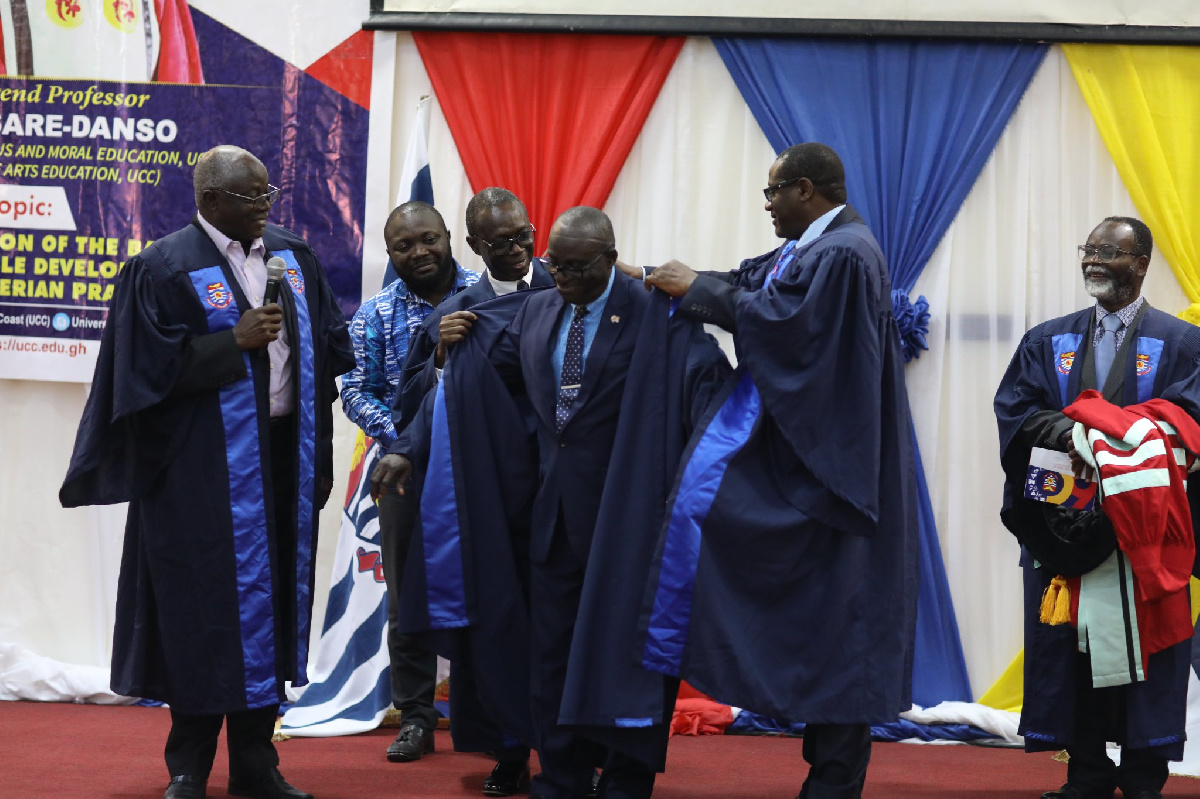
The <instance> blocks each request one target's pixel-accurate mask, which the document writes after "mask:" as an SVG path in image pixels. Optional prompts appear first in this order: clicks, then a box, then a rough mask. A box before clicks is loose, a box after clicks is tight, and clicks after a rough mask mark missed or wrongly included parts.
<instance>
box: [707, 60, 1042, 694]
mask: <svg viewBox="0 0 1200 799" xmlns="http://www.w3.org/2000/svg"><path fill="white" fill-rule="evenodd" d="M714 42H715V44H716V46H717V50H718V51H719V52H720V54H721V58H722V59H724V61H725V65H726V66H727V67H728V68H729V72H730V73H731V74H732V75H733V79H734V81H735V82H736V83H737V85H738V88H739V89H740V90H741V93H742V96H743V97H744V98H745V100H746V103H747V104H748V105H749V106H750V109H751V110H752V111H753V113H754V116H755V118H756V119H757V120H758V124H759V125H760V126H761V127H762V129H763V132H764V133H766V135H767V140H768V141H770V143H771V146H772V147H774V148H775V151H776V152H782V151H783V150H784V149H786V148H787V147H789V146H791V145H792V144H795V143H797V142H804V141H819V142H823V143H825V144H828V145H829V146H831V147H833V149H835V150H837V152H838V154H839V155H841V157H842V162H843V164H844V165H845V167H846V190H847V193H848V195H849V198H850V203H851V204H852V205H853V206H854V207H855V208H856V209H858V212H859V213H860V214H862V216H863V218H864V219H865V220H866V222H867V224H868V225H869V226H870V227H871V230H872V231H873V232H874V233H875V236H876V237H877V238H878V239H879V243H880V246H882V248H883V252H884V254H885V255H886V256H887V259H888V268H889V270H890V272H891V276H892V286H893V289H894V290H893V293H892V294H893V296H892V300H893V306H894V308H895V310H896V318H897V321H898V322H899V323H900V327H901V336H902V338H903V345H904V350H905V357H906V359H909V360H911V359H912V358H913V357H916V355H917V354H918V352H919V350H921V349H927V344H926V341H925V334H926V333H927V332H928V319H929V313H928V304H927V303H926V302H925V299H924V298H923V297H922V298H919V299H918V300H917V302H916V303H911V302H910V301H909V297H908V294H909V292H910V291H912V288H913V286H914V285H915V283H916V281H917V278H918V277H919V276H920V274H921V271H922V270H923V269H924V268H925V264H926V263H927V262H928V260H929V257H930V255H932V254H933V251H934V249H935V248H936V247H937V245H938V242H939V241H941V238H942V236H943V235H944V234H945V232H946V228H948V227H949V226H950V223H951V221H953V219H954V217H955V215H956V214H957V213H958V209H959V207H960V206H961V205H962V203H963V200H965V199H966V196H967V193H968V192H969V191H970V190H971V186H972V185H974V183H975V179H976V178H977V177H978V175H979V171H980V170H981V169H982V168H983V165H984V163H985V162H986V161H987V159H988V157H989V156H990V155H991V152H992V149H993V148H994V147H995V144H996V140H997V139H998V138H999V137H1000V133H1001V132H1002V131H1003V130H1004V128H1005V126H1006V125H1007V124H1008V120H1009V118H1010V117H1011V116H1012V112H1013V111H1014V109H1015V108H1016V106H1017V103H1018V102H1019V101H1020V99H1021V95H1022V94H1024V92H1025V89H1026V87H1027V86H1028V85H1029V81H1030V80H1031V79H1032V78H1033V75H1034V73H1035V72H1036V71H1037V69H1038V67H1039V66H1040V65H1041V62H1042V59H1043V57H1044V56H1045V54H1046V47H1045V46H1044V45H1025V44H1009V43H990V42H989V43H978V42H923V41H901V40H890V41H871V40H834V39H762V38H718V39H714ZM768 166H769V165H768V164H764V165H763V173H762V174H763V185H766V175H767V167H768ZM913 444H914V447H915V445H916V437H915V435H914V437H913ZM917 463H918V481H917V482H918V494H919V496H918V506H919V516H920V528H921V590H920V596H919V599H918V612H917V648H916V655H915V662H914V668H913V672H914V673H913V701H915V702H916V703H917V704H919V705H923V706H931V705H936V704H937V703H939V702H941V701H944V700H964V701H969V700H970V699H971V687H970V683H969V680H968V679H967V669H966V662H965V661H964V659H963V654H962V642H961V641H960V639H959V635H958V623H957V621H956V620H955V617H954V606H953V603H952V601H951V598H950V589H949V586H948V585H947V583H946V571H945V567H944V565H943V563H942V556H941V548H940V546H939V544H938V537H937V529H936V527H935V525H934V520H933V509H932V505H931V504H930V501H929V491H928V488H927V486H926V483H925V474H924V469H923V468H922V467H921V466H920V452H919V451H918V452H917Z"/></svg>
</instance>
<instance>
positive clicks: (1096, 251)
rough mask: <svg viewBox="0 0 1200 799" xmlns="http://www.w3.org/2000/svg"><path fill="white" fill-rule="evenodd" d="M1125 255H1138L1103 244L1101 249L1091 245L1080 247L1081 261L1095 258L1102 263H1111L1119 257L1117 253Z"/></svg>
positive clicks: (1081, 245)
mask: <svg viewBox="0 0 1200 799" xmlns="http://www.w3.org/2000/svg"><path fill="white" fill-rule="evenodd" d="M1122 252H1123V253H1125V254H1126V255H1138V253H1136V252H1131V251H1129V250H1122V249H1121V248H1120V247H1118V246H1117V245H1115V244H1101V245H1100V246H1099V247H1093V246H1092V245H1091V244H1080V245H1079V260H1081V261H1086V260H1087V259H1089V258H1092V257H1095V258H1097V259H1098V260H1100V261H1104V262H1107V261H1111V260H1112V259H1114V258H1116V257H1117V253H1122Z"/></svg>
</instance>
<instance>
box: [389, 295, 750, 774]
mask: <svg viewBox="0 0 1200 799" xmlns="http://www.w3.org/2000/svg"><path fill="white" fill-rule="evenodd" d="M618 287H619V288H618ZM613 291H614V296H615V297H616V300H615V302H614V300H613V299H612V298H610V302H609V305H608V306H607V307H606V308H605V314H606V315H605V319H604V322H603V323H602V327H601V331H604V328H605V327H606V326H608V327H609V330H608V334H607V339H608V341H607V342H605V341H604V340H603V339H602V338H601V335H600V334H599V333H598V334H597V339H596V341H595V343H594V344H593V350H592V352H591V353H589V355H588V361H587V367H586V368H585V375H584V386H585V387H584V389H583V392H584V393H581V397H580V399H579V400H577V402H576V406H579V405H581V404H582V403H585V402H587V401H588V400H587V399H586V396H587V394H588V393H590V394H591V397H592V401H599V402H604V403H611V405H612V407H611V409H610V410H609V411H608V412H606V414H605V418H606V419H609V420H617V421H616V422H615V426H613V427H609V428H607V431H606V433H605V434H603V435H601V434H600V433H597V432H596V431H595V430H594V429H593V427H592V426H591V425H593V424H595V423H596V422H595V421H593V420H592V419H589V418H588V417H587V416H584V418H583V419H581V420H580V421H581V422H582V424H581V425H579V427H578V428H576V429H573V428H572V427H571V422H570V420H568V423H567V426H566V427H565V428H564V430H563V431H562V433H561V434H559V433H556V432H555V430H554V396H555V395H554V394H553V392H552V386H551V385H550V384H551V383H553V374H552V370H551V369H550V359H549V349H548V348H549V346H551V336H550V331H552V330H554V329H555V327H556V325H557V322H558V320H559V318H560V317H561V313H562V308H563V302H562V300H561V297H559V296H558V294H557V292H545V293H544V294H542V295H541V296H538V297H535V298H534V299H532V300H531V301H530V302H528V303H527V304H526V305H525V306H524V307H523V308H522V310H521V311H520V312H519V313H518V315H517V318H516V319H515V320H514V322H513V324H512V325H511V326H510V328H509V331H510V338H509V340H508V341H506V342H505V343H504V344H502V345H501V347H500V349H501V350H503V351H502V352H496V351H493V352H492V353H491V354H490V355H489V354H488V353H487V352H486V347H487V346H488V344H487V343H486V342H487V338H486V336H488V335H489V334H488V332H487V329H486V328H484V329H479V330H473V331H472V335H471V337H470V339H468V342H469V343H471V344H476V343H478V344H479V345H480V346H478V347H471V348H464V347H463V346H461V345H460V346H459V347H456V348H455V349H454V350H452V351H451V353H452V355H451V358H450V362H449V363H448V365H447V370H446V372H444V374H443V377H445V375H447V374H451V373H453V372H455V371H457V370H459V369H463V370H464V371H466V370H469V371H470V375H471V377H470V379H469V380H463V381H462V383H461V384H458V386H459V387H458V388H456V383H455V382H454V381H451V380H444V382H443V386H444V389H442V390H439V392H438V395H439V399H438V400H436V402H437V403H443V402H444V404H445V408H446V412H447V413H446V417H447V418H448V420H449V422H448V432H449V440H450V442H451V443H452V448H451V454H452V455H454V457H453V458H452V461H453V463H454V464H455V467H454V475H455V480H456V482H455V486H456V488H458V487H460V486H462V485H469V488H467V489H466V490H465V494H462V495H460V500H459V501H458V503H457V516H456V517H455V516H454V515H453V514H451V513H449V508H446V509H445V511H446V512H444V513H442V514H441V517H442V518H451V519H455V520H456V522H457V526H456V527H455V529H454V536H458V537H460V539H461V540H463V541H464V542H465V541H466V540H467V537H468V536H469V537H470V538H471V539H472V540H474V541H476V542H478V541H479V539H480V538H481V536H480V530H486V529H489V527H488V525H490V524H492V523H494V522H495V521H496V520H498V519H502V518H505V517H506V516H507V515H509V513H510V511H509V510H505V509H504V508H502V507H500V505H499V499H500V497H502V496H504V495H505V494H512V495H513V496H532V494H533V492H535V491H536V493H537V496H536V500H535V502H534V507H533V529H532V533H531V536H532V538H533V539H534V541H535V542H538V543H535V544H534V545H533V546H534V548H535V549H544V548H546V547H548V546H549V539H550V538H551V537H552V536H553V535H555V525H556V521H557V515H558V508H559V507H560V502H561V507H562V509H563V513H564V515H570V516H571V517H572V520H573V521H574V522H575V535H576V537H577V540H576V543H577V544H578V545H579V546H582V547H584V550H583V551H586V552H588V557H587V573H586V577H585V581H584V585H583V587H582V599H581V602H580V610H579V613H578V616H577V624H576V628H575V633H574V635H573V637H572V648H571V654H570V661H569V667H568V673H567V677H566V689H565V693H564V697H563V702H562V706H561V712H560V718H559V722H560V723H561V724H563V725H569V726H571V727H573V728H575V729H576V731H577V732H579V733H581V734H583V735H586V736H587V737H589V738H592V739H594V740H597V741H599V742H601V743H603V744H605V745H607V746H609V747H611V748H614V749H618V750H621V751H624V752H625V753H627V754H629V755H631V756H633V757H635V758H638V759H640V760H642V761H643V762H645V763H647V764H648V765H650V766H651V767H655V768H659V769H661V768H662V765H663V762H664V758H665V745H666V740H667V735H666V732H665V724H667V723H668V722H669V721H670V713H671V707H672V705H673V698H674V692H673V690H672V686H670V685H668V684H667V683H666V682H664V680H663V678H662V676H661V675H657V674H654V673H651V672H647V671H645V670H644V669H642V668H641V667H640V665H639V661H638V657H637V646H638V635H637V621H638V616H639V614H640V610H641V604H642V599H643V596H644V592H645V582H646V576H647V574H648V571H649V568H650V561H651V559H652V557H653V554H654V553H653V546H654V541H655V534H656V531H657V529H658V526H659V523H660V521H661V518H662V508H663V503H664V502H665V500H666V497H667V493H668V491H669V488H670V481H671V478H672V476H673V474H674V472H675V469H676V467H677V465H678V461H679V457H680V455H681V453H682V450H683V446H684V443H685V442H686V440H687V436H688V434H689V432H690V430H691V428H692V426H693V423H694V420H695V419H697V418H698V417H699V416H700V415H701V414H702V412H703V409H704V408H705V407H706V406H707V404H708V402H709V400H710V398H711V396H712V394H713V393H714V391H715V390H716V388H717V387H718V386H719V385H720V384H721V383H722V382H723V379H724V378H725V376H726V375H727V374H728V373H729V366H728V363H727V361H726V360H725V357H724V355H723V354H722V353H721V352H720V349H719V348H718V347H717V346H716V343H715V342H714V341H713V339H712V338H711V337H710V336H708V335H707V334H705V333H704V332H703V328H702V327H701V326H700V325H698V324H695V323H693V322H690V321H687V320H684V319H681V318H676V319H674V320H672V319H671V317H670V316H669V308H668V301H667V298H666V297H665V296H663V295H660V294H655V295H654V296H653V297H652V296H650V295H647V294H645V293H643V292H642V291H641V289H640V287H638V286H636V285H635V284H633V283H632V281H629V280H628V279H627V278H623V277H622V276H619V275H618V277H617V283H616V284H615V285H614V289H613ZM504 299H508V298H502V299H501V300H497V301H496V302H501V301H502V300H504ZM492 305H493V303H488V304H486V305H484V306H481V307H479V308H476V309H475V310H476V312H477V313H478V314H479V316H480V322H479V323H476V326H477V327H478V326H479V325H480V324H481V323H482V322H484V321H485V319H486V318H487V317H488V316H489V311H488V309H489V308H490V307H491V306H492ZM613 311H616V313H611V312H613ZM619 325H622V326H626V327H627V328H628V333H629V335H630V336H631V338H630V339H628V340H625V341H620V340H619V339H620V335H619V332H618V331H619V330H620V328H619V327H618V326H619ZM477 336H480V338H479V339H477V338H476V337H477ZM527 347H528V349H529V352H528V353H526V348H527ZM605 347H608V348H611V349H610V351H611V352H612V356H611V357H612V358H618V357H619V359H620V360H619V362H618V363H617V364H613V363H609V362H608V361H609V359H606V358H605V356H606V355H608V352H606V351H605V350H604V349H603V348H605ZM485 361H487V362H485ZM492 361H495V362H496V363H497V366H498V369H493V367H492V363H491V362H492ZM514 367H515V368H514ZM601 367H609V368H612V369H614V371H612V372H611V373H605V372H602V371H601ZM588 370H591V371H590V372H589V371H588ZM589 375H591V380H592V381H593V382H592V383H591V384H590V385H589V382H588V381H589ZM605 376H607V379H608V380H611V381H613V382H612V384H611V385H609V384H606V385H598V384H597V383H599V382H601V381H603V380H604V379H605ZM616 376H620V379H619V380H618V378H617V377H616ZM480 381H484V382H483V383H482V385H483V386H484V388H483V389H482V390H481V389H480V388H479V385H480ZM496 381H501V382H500V383H497V382H496ZM501 384H503V385H507V386H508V387H509V390H510V391H515V392H516V397H517V398H518V399H519V398H520V397H522V396H526V397H527V398H528V400H529V401H530V402H531V403H532V406H533V408H534V411H535V414H536V416H537V420H538V429H539V434H538V436H539V440H540V442H541V446H540V449H539V452H538V453H537V454H536V456H535V458H534V460H533V461H532V464H527V463H526V461H525V460H524V457H523V454H524V451H523V450H522V451H521V455H522V457H519V458H517V459H516V460H514V458H513V450H512V449H511V448H503V447H496V446H489V447H487V448H486V449H483V450H481V449H480V447H479V446H478V442H479V438H480V437H481V436H484V435H485V434H486V435H489V436H492V435H494V434H495V431H497V430H498V429H503V428H505V427H509V428H512V427H514V424H513V422H512V419H511V417H510V416H508V408H507V405H506V404H505V403H499V402H496V401H495V399H494V397H493V395H492V392H493V390H494V389H495V387H496V386H497V385H501ZM526 392H527V393H526ZM597 395H599V400H597ZM497 414H499V415H497ZM433 418H434V419H435V420H436V418H437V411H436V409H435V410H434V412H433ZM610 423H611V422H610ZM416 426H417V423H414V424H413V425H411V426H410V428H409V429H410V430H412V429H414V428H415V427H416ZM437 427H438V425H437V422H436V421H435V422H434V441H435V442H436V440H437V438H438V432H437ZM459 430H461V431H474V432H470V433H460V432H458V431H459ZM587 432H591V433H593V435H594V436H598V438H597V440H595V441H594V442H593V443H592V445H591V446H592V447H593V448H594V449H595V450H596V452H584V453H583V454H582V455H580V456H578V457H579V461H580V462H578V463H571V464H563V463H562V461H561V460H560V458H561V457H562V456H561V455H560V453H559V452H558V451H559V450H562V449H569V448H570V447H569V446H566V445H563V446H560V444H561V443H562V442H563V441H564V440H565V441H574V440H577V439H575V438H574V436H576V435H583V434H585V433H587ZM568 437H570V438H568ZM460 442H461V443H462V444H465V442H470V443H469V448H467V447H466V446H464V447H463V449H462V450H460V449H459V447H458V446H453V445H455V444H459V443H460ZM434 449H436V444H435V447H434ZM460 451H461V452H462V453H463V454H454V453H459V452H460ZM573 454H574V453H567V457H568V458H569V457H570V456H571V455H573ZM430 458H431V462H432V461H433V460H434V456H433V453H432V452H431V455H430ZM489 458H491V460H490V461H489ZM530 465H531V466H532V469H533V471H532V476H533V480H532V481H531V482H530V483H529V484H528V486H527V488H526V490H525V491H521V490H520V489H519V487H518V486H517V485H516V484H515V479H514V472H515V473H520V474H525V473H527V471H528V468H529V466H530ZM556 467H558V469H557V470H556ZM590 467H595V468H598V469H599V470H600V471H599V473H598V476H597V475H595V474H592V473H591V472H590V471H589V469H590ZM430 468H431V470H432V468H433V466H432V465H431V467H430ZM559 471H561V472H566V473H568V474H583V475H585V476H584V477H582V478H580V479H574V478H573V477H572V478H569V479H562V475H561V474H560V473H559ZM479 472H491V473H492V476H491V477H490V478H489V477H488V476H487V475H486V474H479ZM460 473H461V474H462V475H463V476H464V478H465V479H463V480H462V481H458V479H457V478H458V475H459V474H460ZM497 477H502V478H503V479H504V480H506V481H509V488H508V489H507V491H506V492H504V493H499V492H497V493H491V499H490V506H489V500H488V497H487V496H484V495H481V494H479V493H477V491H476V488H477V486H478V485H480V483H481V482H482V483H483V484H488V483H493V482H495V481H496V480H497ZM589 477H590V478H595V479H591V480H589V479H588V478H589ZM556 478H558V479H562V482H563V483H566V484H567V485H561V484H557V482H558V481H557V479H556ZM584 488H590V491H591V493H592V494H593V495H594V496H592V498H591V501H589V502H574V501H572V499H570V498H567V497H565V496H563V494H564V493H570V492H572V491H578V490H580V489H584ZM459 490H462V489H459ZM431 510H432V505H430V504H424V499H423V506H422V513H421V521H422V524H423V525H424V526H425V530H426V540H425V544H426V549H425V555H426V558H427V559H428V558H429V557H430V553H431V552H432V551H433V550H434V549H435V547H434V546H432V545H431V543H430V538H429V536H428V531H429V529H430V528H431V526H434V525H440V526H442V527H446V526H447V525H445V524H444V523H441V522H438V521H437V520H436V518H435V517H434V516H433V515H432V514H431V513H427V512H428V511H431ZM589 510H590V514H589ZM464 518H470V519H472V520H478V521H477V522H475V523H476V524H478V525H480V526H479V529H475V528H474V527H471V528H468V525H465V524H463V523H462V520H463V519H464ZM450 526H454V525H450ZM568 534H570V532H568ZM452 537H453V536H452ZM467 548H468V545H467V544H466V543H464V544H463V545H462V549H463V551H464V552H465V551H466V550H467ZM534 557H535V558H537V557H539V555H537V554H536V553H535V554H534ZM540 557H541V558H544V557H545V554H544V552H543V553H542V554H541V555H540ZM468 569H469V567H468ZM464 571H465V570H464ZM488 576H489V577H490V575H488ZM449 582H453V581H449ZM443 583H444V584H446V581H443ZM468 593H469V589H468ZM477 595H482V592H478V591H477ZM429 596H430V597H432V596H433V592H432V591H430V592H429ZM467 606H468V607H469V602H468V604H467ZM481 611H482V608H481ZM430 614H431V616H432V615H434V609H433V608H432V607H431V608H430ZM468 616H469V614H468ZM454 617H455V614H453V613H451V614H448V618H454ZM478 619H479V622H480V624H481V626H484V625H485V624H487V622H485V621H484V620H483V614H482V612H480V613H479V614H478ZM496 621H499V620H498V619H497V620H494V621H493V622H491V624H495V623H496ZM489 635H491V636H495V637H499V638H505V637H507V635H508V632H507V631H506V630H505V629H503V628H500V629H496V630H494V631H493V632H491V633H489ZM475 653H476V656H477V657H483V656H484V655H485V654H490V653H485V652H484V651H483V650H481V649H480V648H478V647H476V648H475ZM526 663H527V661H526ZM499 666H500V664H497V666H496V667H499ZM527 712H528V710H527V708H526V713H527Z"/></svg>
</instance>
